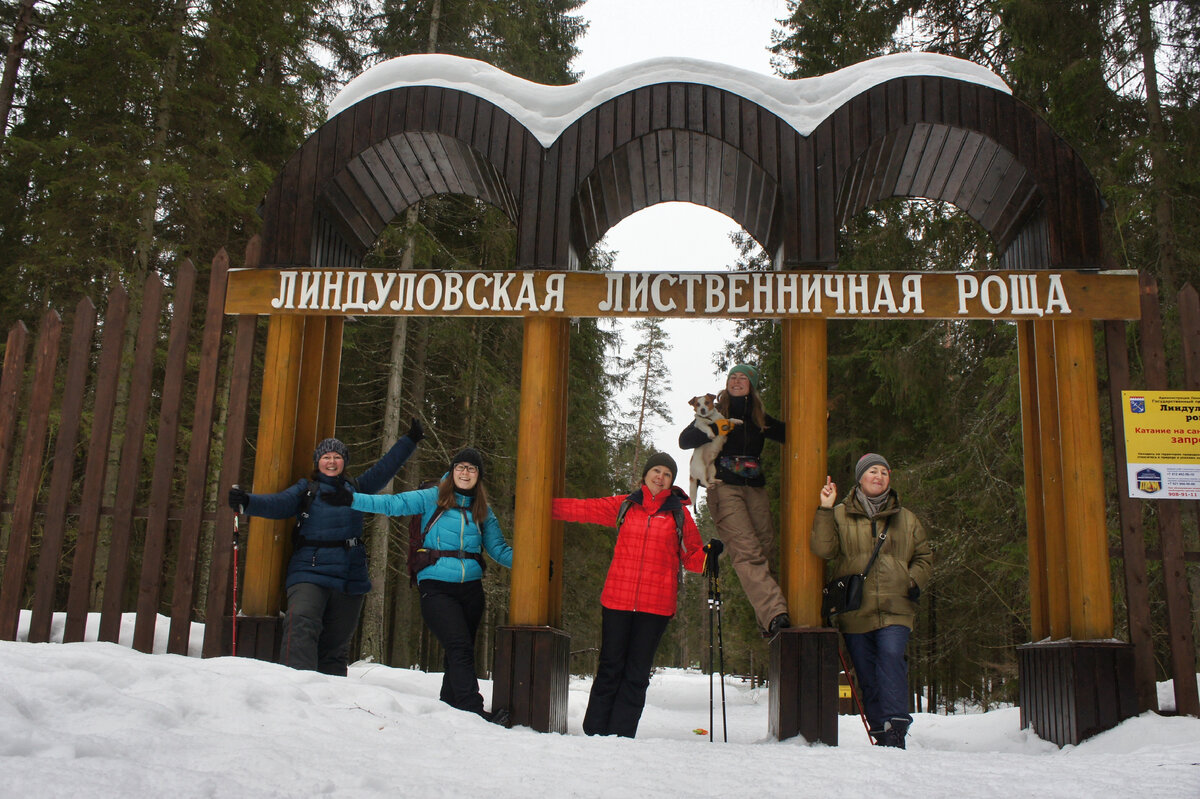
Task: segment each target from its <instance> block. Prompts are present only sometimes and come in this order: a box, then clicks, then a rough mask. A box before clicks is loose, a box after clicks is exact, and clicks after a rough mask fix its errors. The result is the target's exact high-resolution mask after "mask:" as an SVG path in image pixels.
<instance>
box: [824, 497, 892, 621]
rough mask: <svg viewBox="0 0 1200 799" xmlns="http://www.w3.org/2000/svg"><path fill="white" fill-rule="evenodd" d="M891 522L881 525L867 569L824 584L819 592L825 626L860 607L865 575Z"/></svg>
mask: <svg viewBox="0 0 1200 799" xmlns="http://www.w3.org/2000/svg"><path fill="white" fill-rule="evenodd" d="M891 521H892V519H891V517H888V519H887V521H885V522H884V523H883V530H882V532H880V533H879V538H878V539H876V541H875V548H874V549H873V550H871V559H870V560H869V561H867V568H865V569H863V570H862V572H860V573H859V574H847V575H843V576H842V577H836V578H834V579H832V580H830V581H829V582H827V583H825V587H824V588H823V589H822V590H821V594H822V597H821V617H822V618H823V619H825V623H826V624H830V623H832V622H833V619H834V617H835V616H837V615H838V614H839V613H845V612H846V611H850V610H858V609H859V608H860V607H862V595H863V583H865V582H866V580H867V573H868V572H869V571H871V567H872V566H874V565H875V558H876V557H878V555H879V549H880V547H882V546H883V542H884V541H885V540H886V539H887V529H888V524H889V523H890V522H891ZM871 533H872V535H873V534H874V533H875V520H874V519H872V520H871Z"/></svg>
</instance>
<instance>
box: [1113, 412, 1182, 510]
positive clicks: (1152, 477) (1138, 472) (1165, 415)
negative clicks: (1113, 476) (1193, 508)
mask: <svg viewBox="0 0 1200 799" xmlns="http://www.w3.org/2000/svg"><path fill="white" fill-rule="evenodd" d="M1121 403H1122V406H1123V409H1124V422H1125V460H1126V469H1127V470H1128V475H1129V496H1131V497H1134V498H1137V499H1200V392H1197V391H1122V392H1121Z"/></svg>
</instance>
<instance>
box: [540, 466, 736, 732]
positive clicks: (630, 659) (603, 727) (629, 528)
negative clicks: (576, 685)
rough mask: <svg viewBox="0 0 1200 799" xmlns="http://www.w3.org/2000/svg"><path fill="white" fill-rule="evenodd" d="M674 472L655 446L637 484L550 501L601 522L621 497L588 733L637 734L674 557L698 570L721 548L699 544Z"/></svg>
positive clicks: (563, 515) (613, 517) (674, 581)
mask: <svg viewBox="0 0 1200 799" xmlns="http://www.w3.org/2000/svg"><path fill="white" fill-rule="evenodd" d="M677 472H678V469H677V468H676V466H675V461H674V459H672V458H671V456H670V455H667V454H666V453H662V452H660V453H657V454H655V455H651V456H650V459H649V460H647V461H646V468H645V469H643V470H642V486H641V488H639V489H638V490H637V491H634V492H633V493H632V494H629V495H628V496H623V495H620V494H618V495H616V496H612V497H599V498H596V499H556V500H554V508H553V515H554V518H555V519H560V520H562V521H568V522H589V523H591V524H604V525H616V524H617V521H618V518H617V517H618V515H619V514H620V512H621V507H622V505H624V504H625V503H626V501H627V500H628V505H627V506H626V512H625V516H624V518H623V519H621V521H620V527H619V529H618V530H617V545H616V547H615V548H614V550H613V559H612V564H611V565H610V566H609V567H608V577H607V578H606V579H605V581H604V591H603V592H602V593H601V594H600V605H601V626H600V663H599V666H598V667H597V669H596V677H595V679H594V680H593V681H592V693H591V695H590V696H589V697H588V706H587V712H586V713H584V716H583V731H584V732H585V733H587V734H588V735H620V736H623V737H625V738H632V737H634V735H636V734H637V727H638V721H639V720H640V719H641V717H642V708H643V707H644V706H645V704H646V688H647V687H649V685H650V669H651V667H652V666H653V665H654V653H655V651H656V650H657V649H658V642H659V640H660V639H661V638H662V635H663V632H664V631H665V630H666V629H667V622H669V621H670V620H671V617H672V616H673V615H675V602H676V598H677V597H678V594H679V566H680V563H682V564H683V566H684V567H686V568H687V569H688V570H689V571H693V572H700V571H701V570H702V569H703V567H704V558H705V555H706V554H707V555H709V556H711V557H714V558H715V557H716V556H717V555H719V554H720V552H721V549H722V545H721V542H720V541H718V540H716V539H713V540H712V541H710V542H708V544H705V545H701V541H700V531H699V530H697V529H696V522H695V521H694V520H693V519H692V514H691V513H690V512H689V511H688V509H687V505H688V504H689V503H688V497H687V494H685V493H684V492H683V491H682V490H681V489H679V488H676V487H675V485H674V483H675V475H676V473H677ZM676 512H678V513H679V514H680V515H681V517H682V519H683V524H682V529H680V528H679V527H678V526H677V524H676Z"/></svg>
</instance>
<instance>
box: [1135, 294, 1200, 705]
mask: <svg viewBox="0 0 1200 799" xmlns="http://www.w3.org/2000/svg"><path fill="white" fill-rule="evenodd" d="M1141 291H1142V362H1143V364H1144V369H1145V380H1146V388H1147V389H1149V390H1152V391H1163V390H1166V388H1167V362H1166V352H1165V350H1164V348H1163V333H1162V316H1161V314H1160V310H1159V302H1158V284H1157V283H1156V282H1155V279H1154V276H1153V275H1150V274H1148V273H1146V272H1142V274H1141ZM1155 507H1156V509H1157V510H1158V536H1159V540H1160V541H1161V542H1162V557H1163V560H1162V563H1163V590H1164V591H1165V593H1166V605H1167V631H1168V637H1169V639H1170V644H1171V674H1172V676H1173V677H1174V678H1175V680H1174V682H1175V709H1176V711H1178V712H1179V713H1182V714H1186V715H1189V716H1200V693H1198V692H1197V689H1196V649H1195V639H1194V638H1193V637H1192V608H1191V601H1190V600H1189V599H1188V586H1187V563H1186V562H1185V561H1184V555H1183V524H1182V520H1181V518H1180V509H1179V500H1172V499H1160V500H1155Z"/></svg>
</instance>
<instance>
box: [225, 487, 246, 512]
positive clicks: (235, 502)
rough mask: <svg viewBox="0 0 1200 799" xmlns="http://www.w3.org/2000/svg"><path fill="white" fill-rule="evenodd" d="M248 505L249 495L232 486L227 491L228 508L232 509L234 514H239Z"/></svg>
mask: <svg viewBox="0 0 1200 799" xmlns="http://www.w3.org/2000/svg"><path fill="white" fill-rule="evenodd" d="M249 504H250V495H249V494H247V493H246V492H245V491H243V490H242V489H240V488H238V487H237V486H234V487H233V488H231V489H229V507H231V508H233V512H234V513H241V512H243V511H244V510H245V509H246V506H247V505H249Z"/></svg>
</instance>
